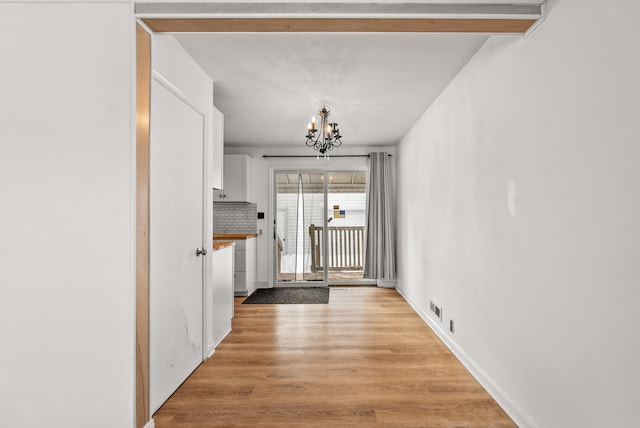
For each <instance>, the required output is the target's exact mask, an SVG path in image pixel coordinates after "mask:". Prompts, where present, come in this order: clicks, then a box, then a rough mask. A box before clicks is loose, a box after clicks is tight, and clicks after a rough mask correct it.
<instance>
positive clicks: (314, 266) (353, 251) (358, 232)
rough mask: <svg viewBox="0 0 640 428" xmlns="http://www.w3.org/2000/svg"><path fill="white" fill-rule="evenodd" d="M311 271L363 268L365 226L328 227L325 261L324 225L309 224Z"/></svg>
mask: <svg viewBox="0 0 640 428" xmlns="http://www.w3.org/2000/svg"><path fill="white" fill-rule="evenodd" d="M309 235H310V237H311V271H312V272H317V271H322V270H324V268H325V266H326V268H327V269H328V270H330V271H348V270H362V269H363V267H362V266H363V263H364V226H340V227H328V228H327V250H328V251H327V263H323V254H324V245H325V243H324V227H321V226H316V225H313V224H312V225H311V226H309Z"/></svg>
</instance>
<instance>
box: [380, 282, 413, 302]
mask: <svg viewBox="0 0 640 428" xmlns="http://www.w3.org/2000/svg"><path fill="white" fill-rule="evenodd" d="M376 285H377V286H378V287H381V288H396V280H395V279H377V280H376ZM405 300H406V299H405Z"/></svg>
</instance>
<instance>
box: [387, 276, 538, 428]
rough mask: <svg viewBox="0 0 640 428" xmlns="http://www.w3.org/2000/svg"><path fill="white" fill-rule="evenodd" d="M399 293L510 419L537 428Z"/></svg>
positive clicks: (436, 327) (480, 370)
mask: <svg viewBox="0 0 640 428" xmlns="http://www.w3.org/2000/svg"><path fill="white" fill-rule="evenodd" d="M396 290H398V293H399V294H400V295H401V296H402V298H403V299H404V300H405V301H406V302H407V303H408V304H409V306H411V307H412V308H413V310H414V311H415V312H416V313H417V314H418V315H419V316H420V318H422V320H423V321H424V322H425V323H426V324H427V325H428V326H429V328H430V329H431V330H432V331H433V332H434V333H435V334H436V335H437V336H438V337H439V338H440V340H441V341H442V342H443V343H444V344H445V346H446V347H447V348H449V350H450V351H451V352H453V355H455V357H456V358H457V359H458V360H459V361H460V362H461V363H462V365H463V366H465V367H466V369H467V370H469V373H471V375H472V376H473V377H474V378H475V379H476V380H477V381H478V382H479V383H480V385H482V387H483V388H484V389H485V390H486V391H487V392H488V393H489V395H491V397H493V399H494V400H495V401H496V402H497V403H498V405H499V406H500V407H502V410H504V411H505V413H507V415H509V417H510V418H511V419H512V420H513V421H514V422H515V423H516V425H518V427H520V428H535V425H534V424H533V422H531V420H530V419H529V418H528V417H527V416H526V415H525V414H524V412H523V411H522V410H521V409H520V408H519V407H518V406H517V405H516V404H515V403H514V402H513V401H512V400H511V399H510V398H509V397H508V396H507V395H506V394H505V393H504V391H502V389H500V387H499V386H498V385H497V384H496V383H495V382H494V381H493V380H492V379H491V378H490V377H489V376H487V374H486V373H485V372H484V371H483V370H482V369H481V368H480V366H478V365H477V364H476V363H475V362H474V361H473V360H472V359H471V358H469V356H468V355H467V354H466V352H464V350H463V349H462V348H461V347H460V346H459V345H458V344H457V343H456V342H455V341H453V340H452V339H451V338H450V337H449V335H448V334H447V333H446V332H445V330H443V329H442V327H441V326H440V325H438V323H437V322H436V321H435V320H434V319H432V318H431V317H430V316H429V315H427V313H426V312H424V311H423V310H422V309H420V307H419V306H418V305H416V304H415V303H414V302H412V301H411V299H409V298H407V296H406V295H405V294H404V293H403V292H402V290H401V289H400V288H397V287H396Z"/></svg>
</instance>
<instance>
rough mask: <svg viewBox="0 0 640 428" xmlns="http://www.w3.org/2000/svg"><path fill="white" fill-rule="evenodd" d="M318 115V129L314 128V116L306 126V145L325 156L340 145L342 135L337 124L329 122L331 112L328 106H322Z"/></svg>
mask: <svg viewBox="0 0 640 428" xmlns="http://www.w3.org/2000/svg"><path fill="white" fill-rule="evenodd" d="M318 114H319V116H320V127H319V128H316V115H315V114H314V115H313V116H311V121H310V122H309V124H308V125H307V141H306V144H307V146H309V147H313V149H314V150H317V151H319V152H320V153H321V154H323V155H325V156H326V152H328V151H331V150H333V148H334V147H340V146H341V145H342V135H340V131H339V130H338V124H337V123H335V122H330V121H329V116H330V115H331V110H329V106H328V105H326V104H325V105H323V106H322V108H321V109H320V112H319V113H318ZM318 131H320V132H318ZM316 134H317V135H316Z"/></svg>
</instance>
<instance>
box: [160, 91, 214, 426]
mask: <svg viewBox="0 0 640 428" xmlns="http://www.w3.org/2000/svg"><path fill="white" fill-rule="evenodd" d="M150 128H151V135H150V138H151V144H150V159H151V161H150V162H151V163H150V204H151V206H150V210H151V218H150V225H149V234H150V235H149V241H150V251H149V252H150V293H149V294H150V295H149V311H150V314H149V321H150V326H149V329H150V332H149V336H150V337H149V347H150V352H149V355H150V362H149V363H150V364H149V365H150V367H149V369H150V376H149V377H150V405H151V413H152V414H153V413H154V412H155V411H156V410H157V409H158V408H159V407H160V406H161V405H162V404H163V403H164V402H165V401H166V399H167V398H169V396H170V395H171V394H172V393H173V392H174V391H175V390H176V389H177V388H178V386H180V384H181V383H182V382H183V381H184V380H185V379H186V378H187V376H189V374H190V373H191V372H192V371H193V370H194V369H195V368H196V367H197V366H198V365H199V364H200V362H202V355H203V349H202V347H203V343H202V342H203V338H202V335H203V333H202V328H203V327H202V326H203V309H202V306H203V305H202V302H203V297H202V296H203V259H204V256H202V255H200V256H197V255H196V250H197V249H199V248H202V247H203V245H202V244H203V237H204V235H203V162H204V157H203V150H204V142H205V138H204V137H205V134H204V133H205V131H204V117H203V115H202V114H201V113H199V112H198V111H197V110H195V109H194V108H193V107H192V106H191V105H189V104H188V103H187V102H186V101H185V100H184V99H182V98H181V97H180V96H178V95H177V94H176V93H174V92H173V91H171V90H169V89H168V88H167V87H165V86H164V85H163V84H161V83H159V82H157V81H155V80H153V83H152V87H151V124H150Z"/></svg>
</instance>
